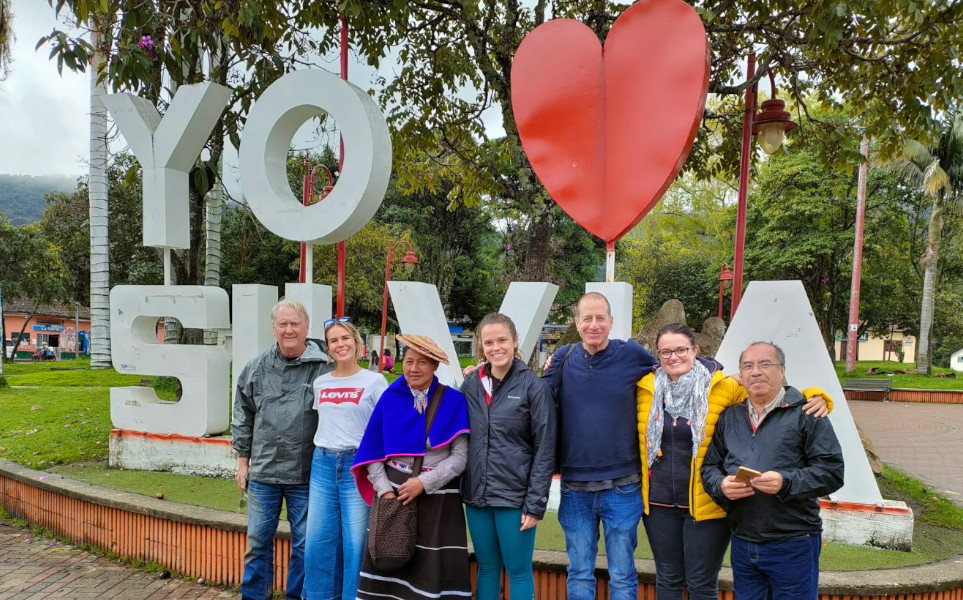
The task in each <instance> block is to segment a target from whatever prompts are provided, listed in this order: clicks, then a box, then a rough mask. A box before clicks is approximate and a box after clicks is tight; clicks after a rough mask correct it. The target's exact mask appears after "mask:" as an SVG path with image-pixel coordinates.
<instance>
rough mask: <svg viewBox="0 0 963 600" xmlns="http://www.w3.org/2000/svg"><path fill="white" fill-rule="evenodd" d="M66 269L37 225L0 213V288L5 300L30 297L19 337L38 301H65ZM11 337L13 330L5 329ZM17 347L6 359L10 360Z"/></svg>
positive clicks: (54, 248)
mask: <svg viewBox="0 0 963 600" xmlns="http://www.w3.org/2000/svg"><path fill="white" fill-rule="evenodd" d="M67 279H68V278H67V273H66V269H65V268H64V265H63V262H62V261H61V260H60V254H59V252H58V251H57V248H56V247H55V246H54V245H53V244H51V243H50V242H49V241H48V240H46V239H45V238H44V236H43V234H42V232H41V231H40V229H39V227H37V225H21V226H20V227H14V226H13V225H11V224H10V223H9V222H8V221H7V220H6V219H4V218H2V215H0V288H2V289H3V296H4V298H6V299H7V300H8V301H9V300H13V299H16V298H28V299H30V300H33V309H32V311H31V312H30V315H29V316H28V317H27V319H26V320H25V321H24V324H23V328H21V330H20V332H19V336H18V339H19V338H20V337H23V333H24V331H25V330H26V327H27V323H28V322H29V321H30V319H32V318H33V315H34V314H35V313H36V311H37V307H38V306H39V305H40V304H47V303H55V302H65V301H68V300H69V299H70V298H68V296H67V290H66V283H67ZM5 333H6V334H7V335H10V337H11V338H13V335H12V334H13V332H5ZM15 351H16V347H14V348H13V349H11V354H10V356H8V357H6V358H7V360H13V355H14V353H15Z"/></svg>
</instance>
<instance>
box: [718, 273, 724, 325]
mask: <svg viewBox="0 0 963 600" xmlns="http://www.w3.org/2000/svg"><path fill="white" fill-rule="evenodd" d="M723 291H724V290H723V287H722V278H720V279H719V318H720V319H721V318H722V294H723Z"/></svg>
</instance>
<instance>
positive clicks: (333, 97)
mask: <svg viewBox="0 0 963 600" xmlns="http://www.w3.org/2000/svg"><path fill="white" fill-rule="evenodd" d="M326 112H327V113H328V114H330V115H331V116H332V117H333V118H334V120H335V121H336V122H337V123H338V125H339V127H340V128H341V135H342V138H343V139H344V165H343V168H342V170H341V174H340V177H339V178H338V182H337V185H335V186H334V189H333V190H332V191H331V193H330V194H329V195H328V196H327V197H326V198H325V199H324V200H323V201H321V202H318V203H317V204H313V205H311V206H304V205H302V203H301V201H300V200H298V199H297V198H296V197H295V196H294V194H293V193H292V191H291V187H290V185H289V184H288V176H287V155H288V149H289V148H290V146H291V140H292V138H293V137H294V134H295V133H296V132H297V130H298V128H299V127H301V125H302V124H303V123H304V122H305V121H307V120H308V119H310V118H312V117H316V116H322V115H324V114H325V113H326ZM238 159H239V165H240V169H241V186H242V187H243V189H244V197H245V199H246V200H247V202H248V204H249V205H250V207H251V210H253V211H254V215H255V216H256V217H257V218H258V220H259V221H261V222H262V223H264V226H265V227H267V228H268V229H270V230H271V231H272V232H274V233H276V234H277V235H279V236H281V237H283V238H285V239H288V240H295V241H302V242H315V243H328V244H330V243H335V242H340V241H343V240H345V239H347V238H349V237H351V236H352V235H354V234H355V233H357V232H358V231H360V230H361V228H362V227H364V226H365V223H367V222H368V221H369V220H371V217H373V216H374V214H375V211H377V210H378V207H379V206H380V205H381V201H382V199H383V198H384V194H385V190H386V189H387V188H388V179H389V177H390V175H391V136H390V134H389V132H388V125H387V123H385V120H384V116H383V115H382V114H381V111H380V110H379V108H378V105H377V104H376V103H375V101H374V100H373V99H372V98H371V97H370V96H368V94H366V93H365V92H364V91H363V90H361V89H360V88H358V87H356V86H354V85H352V84H350V83H348V82H347V81H344V80H342V79H341V78H339V77H337V76H336V75H333V74H331V73H328V72H327V71H321V70H317V69H315V70H307V71H294V72H291V73H288V74H287V75H285V76H284V77H281V78H280V79H278V80H277V81H275V82H274V83H273V84H271V85H270V86H269V87H268V89H267V90H265V91H264V93H263V94H262V95H261V97H260V98H259V99H258V101H257V102H256V103H255V104H254V106H253V107H252V108H251V112H250V113H249V115H248V118H247V123H246V124H245V126H244V131H243V139H242V140H241V148H240V151H239V153H238Z"/></svg>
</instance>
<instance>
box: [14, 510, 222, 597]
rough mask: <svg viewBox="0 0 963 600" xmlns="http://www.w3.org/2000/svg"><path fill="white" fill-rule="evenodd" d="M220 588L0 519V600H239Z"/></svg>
mask: <svg viewBox="0 0 963 600" xmlns="http://www.w3.org/2000/svg"><path fill="white" fill-rule="evenodd" d="M238 597H239V595H237V594H234V593H233V592H231V591H227V590H224V589H223V588H217V587H211V586H207V585H201V584H198V583H194V582H188V581H183V580H181V579H171V578H167V579H161V578H160V574H159V573H149V572H147V571H141V570H138V569H134V568H131V567H128V566H125V565H123V564H121V563H119V562H117V561H114V560H110V559H107V558H103V557H98V556H96V555H93V554H91V553H89V552H85V551H82V550H78V549H77V548H74V547H73V546H69V545H66V544H62V543H60V542H57V541H56V540H52V539H49V538H44V537H42V536H37V535H35V534H34V533H33V530H31V529H29V528H27V527H19V526H16V525H14V524H13V523H11V522H10V521H7V520H0V600H27V599H37V600H39V599H41V598H45V599H49V600H53V599H58V600H60V599H62V600H67V599H80V598H83V599H85V600H86V599H92V598H112V599H113V598H125V599H131V600H134V599H137V600H162V599H171V600H173V599H175V598H184V599H199V598H203V599H208V598H238Z"/></svg>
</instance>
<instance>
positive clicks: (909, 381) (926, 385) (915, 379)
mask: <svg viewBox="0 0 963 600" xmlns="http://www.w3.org/2000/svg"><path fill="white" fill-rule="evenodd" d="M873 367H875V368H876V369H877V370H879V371H886V372H887V373H892V372H893V371H897V370H899V371H911V370H913V369H914V368H915V367H916V365H914V364H912V363H899V362H895V361H883V360H862V361H858V362H857V363H856V370H855V371H854V372H853V373H852V374H850V375H848V376H847V375H846V361H839V362H837V363H836V376H837V377H839V381H840V382H843V381H844V380H845V379H846V378H847V377H856V378H860V379H889V380H891V381H892V382H893V387H894V388H911V389H920V390H963V376H961V377H955V378H954V377H933V376H932V375H909V374H907V375H866V371H868V370H869V369H871V368H873ZM942 373H955V371H952V370H950V369H940V368H937V367H934V368H933V374H934V375H936V374H942Z"/></svg>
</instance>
